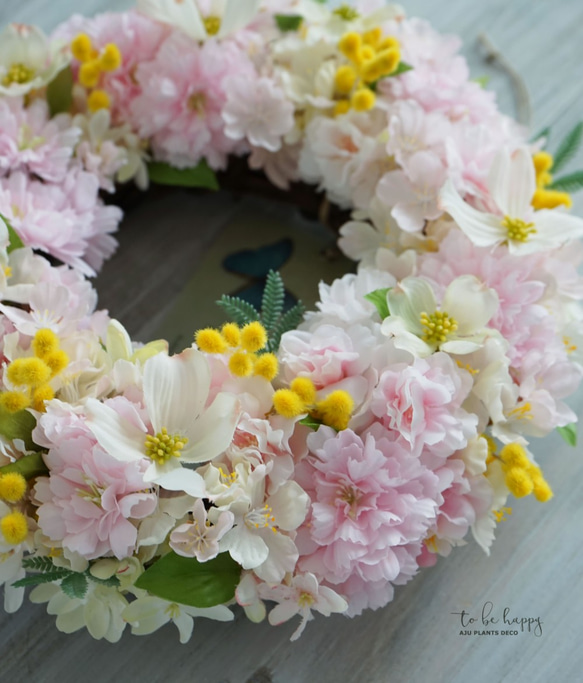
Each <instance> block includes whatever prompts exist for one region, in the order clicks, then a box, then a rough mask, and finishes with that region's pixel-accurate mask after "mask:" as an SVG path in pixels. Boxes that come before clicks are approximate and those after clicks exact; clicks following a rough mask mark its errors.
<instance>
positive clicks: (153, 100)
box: [132, 31, 256, 169]
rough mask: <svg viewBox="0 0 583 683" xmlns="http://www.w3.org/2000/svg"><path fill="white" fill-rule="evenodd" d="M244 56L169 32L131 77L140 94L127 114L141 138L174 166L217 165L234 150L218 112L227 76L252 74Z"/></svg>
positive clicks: (230, 47) (233, 47)
mask: <svg viewBox="0 0 583 683" xmlns="http://www.w3.org/2000/svg"><path fill="white" fill-rule="evenodd" d="M254 74H255V71H254V68H253V66H252V65H251V62H250V61H249V59H248V57H247V56H246V55H245V54H244V53H243V52H242V51H241V50H240V49H239V48H238V47H237V46H236V45H235V43H233V42H229V41H223V42H222V43H221V44H220V45H219V44H218V43H217V42H216V41H214V40H209V41H207V42H206V43H204V44H203V45H198V44H197V43H193V42H192V41H191V40H190V38H188V37H187V36H186V35H185V34H184V33H181V32H179V31H174V32H173V33H171V34H170V36H169V37H168V38H167V39H166V40H165V41H164V43H163V44H162V45H161V47H160V50H159V51H158V53H157V55H156V57H155V59H154V60H152V61H150V62H144V63H142V64H140V66H139V67H138V69H137V71H136V77H137V79H138V82H139V84H140V86H141V87H142V93H141V95H140V96H139V97H137V98H136V100H135V101H134V102H133V103H132V114H133V117H134V120H135V122H136V124H137V126H138V128H139V133H140V135H142V136H143V137H151V138H152V147H153V150H154V154H155V155H156V157H157V158H158V159H161V160H163V161H167V162H169V163H170V164H172V165H173V166H176V167H178V168H185V167H188V166H195V165H196V164H197V163H198V162H199V161H200V159H201V158H203V157H204V158H206V160H207V161H208V163H209V164H210V166H211V167H212V168H215V169H216V168H223V167H224V166H225V164H226V157H227V154H229V153H231V152H233V151H234V150H236V149H237V148H238V143H236V142H235V141H234V140H232V139H231V138H229V137H227V136H226V135H225V123H224V121H223V118H222V110H223V107H224V105H225V102H226V100H227V93H226V88H225V85H224V83H223V81H224V80H225V78H226V77H227V76H233V77H236V78H238V79H242V80H243V81H245V80H246V79H253V78H256V76H255V75H254Z"/></svg>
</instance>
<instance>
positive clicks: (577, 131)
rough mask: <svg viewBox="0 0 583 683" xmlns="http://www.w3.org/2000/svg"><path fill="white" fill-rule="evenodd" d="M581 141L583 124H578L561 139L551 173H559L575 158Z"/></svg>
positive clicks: (582, 138)
mask: <svg viewBox="0 0 583 683" xmlns="http://www.w3.org/2000/svg"><path fill="white" fill-rule="evenodd" d="M581 140H583V122H581V123H578V124H577V125H576V126H575V128H573V130H572V131H570V132H569V133H567V135H566V136H565V137H564V138H563V141H562V142H561V144H560V145H559V149H558V150H557V153H556V154H555V156H554V161H553V168H552V169H551V170H552V172H553V173H557V171H560V170H561V169H562V168H563V166H565V164H567V163H568V162H569V160H570V159H572V158H573V157H574V156H575V154H576V153H577V150H578V149H579V147H580V145H581Z"/></svg>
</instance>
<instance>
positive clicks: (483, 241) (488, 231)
mask: <svg viewBox="0 0 583 683" xmlns="http://www.w3.org/2000/svg"><path fill="white" fill-rule="evenodd" d="M439 205H440V207H441V208H442V209H443V210H444V211H447V213H449V215H450V216H451V217H452V218H453V219H454V221H455V222H456V223H457V224H458V225H459V227H460V229H461V230H462V231H463V232H464V233H465V234H466V235H467V236H468V237H469V238H470V239H471V241H472V242H473V243H474V244H475V245H476V246H478V247H489V246H491V245H493V244H496V243H497V242H502V241H503V240H505V239H506V237H507V231H506V229H505V228H504V227H503V226H502V220H501V219H500V218H499V217H498V216H494V215H493V214H491V213H482V212H481V211H477V210H476V209H474V208H473V207H471V206H470V205H469V204H467V203H466V202H464V200H463V199H462V198H461V197H460V195H459V194H458V192H457V190H456V189H455V187H454V185H453V183H452V182H451V180H448V181H447V182H446V183H445V185H444V187H443V189H442V190H441V194H440V195H439Z"/></svg>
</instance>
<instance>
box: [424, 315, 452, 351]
mask: <svg viewBox="0 0 583 683" xmlns="http://www.w3.org/2000/svg"><path fill="white" fill-rule="evenodd" d="M419 319H420V321H421V325H422V326H423V328H424V331H423V341H425V342H427V343H428V344H443V343H444V342H445V341H447V338H448V337H449V336H450V335H452V334H453V333H454V332H456V331H457V328H458V324H457V320H455V318H450V317H449V315H448V314H447V313H446V312H445V311H435V313H431V315H428V314H427V313H425V312H423V313H421V316H420V318H419Z"/></svg>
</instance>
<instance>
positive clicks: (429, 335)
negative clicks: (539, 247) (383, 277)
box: [381, 275, 498, 358]
mask: <svg viewBox="0 0 583 683" xmlns="http://www.w3.org/2000/svg"><path fill="white" fill-rule="evenodd" d="M387 302H388V306H389V311H390V315H389V316H388V317H387V318H385V320H384V321H383V324H382V327H381V332H382V333H383V334H385V335H387V336H388V337H393V338H394V344H395V346H396V347H397V348H398V349H404V350H405V351H409V352H410V353H412V354H413V355H414V356H417V357H418V358H424V357H425V356H429V355H430V354H432V353H434V352H435V351H437V350H438V349H439V350H441V351H445V352H446V353H455V354H465V353H472V351H476V350H477V349H479V348H480V347H481V346H482V345H483V344H484V341H485V339H486V338H487V336H493V335H496V334H497V333H496V331H495V330H493V329H486V327H485V326H486V324H487V323H488V322H489V320H490V319H491V318H492V316H493V315H494V313H495V312H496V310H497V309H498V295H497V294H496V292H495V291H494V290H493V289H490V288H489V287H486V285H484V283H483V282H480V280H478V278H476V277H474V276H473V275H462V276H461V277H458V278H456V279H455V280H453V282H451V283H450V284H449V286H448V287H447V289H446V290H445V293H444V296H443V301H442V304H441V307H439V308H438V306H437V302H436V300H435V294H434V292H433V289H432V287H431V285H430V284H429V283H428V282H427V280H423V279H422V278H419V277H406V278H405V279H404V280H401V282H400V283H399V285H398V286H396V287H393V288H391V289H390V290H389V291H388V292H387Z"/></svg>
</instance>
